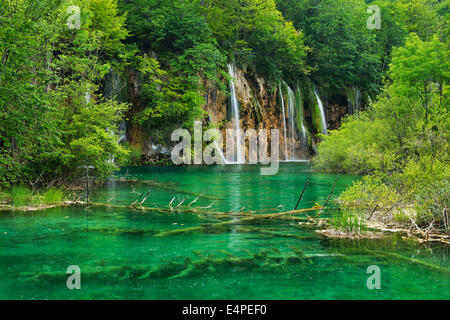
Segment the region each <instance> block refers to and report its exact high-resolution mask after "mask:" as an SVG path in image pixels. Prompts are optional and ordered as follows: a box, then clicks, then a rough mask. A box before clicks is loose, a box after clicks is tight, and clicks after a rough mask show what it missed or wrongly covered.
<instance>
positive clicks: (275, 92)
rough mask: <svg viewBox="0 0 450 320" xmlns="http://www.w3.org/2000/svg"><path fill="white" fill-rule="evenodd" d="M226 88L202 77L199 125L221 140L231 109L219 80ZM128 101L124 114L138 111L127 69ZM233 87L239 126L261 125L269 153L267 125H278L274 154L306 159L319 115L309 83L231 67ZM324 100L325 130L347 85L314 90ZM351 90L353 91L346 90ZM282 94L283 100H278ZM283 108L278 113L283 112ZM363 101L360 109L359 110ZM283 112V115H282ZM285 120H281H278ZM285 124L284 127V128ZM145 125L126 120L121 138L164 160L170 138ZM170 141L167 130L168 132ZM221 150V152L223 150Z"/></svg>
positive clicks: (148, 157) (151, 158) (340, 110)
mask: <svg viewBox="0 0 450 320" xmlns="http://www.w3.org/2000/svg"><path fill="white" fill-rule="evenodd" d="M221 81H222V83H223V84H224V86H222V88H228V89H227V90H223V89H220V88H219V87H218V86H217V85H215V84H213V83H211V82H210V81H208V80H206V79H203V80H202V86H203V88H204V90H205V91H204V92H205V105H204V110H205V111H206V112H207V114H208V116H206V117H205V118H204V119H203V126H204V128H205V127H208V126H214V127H218V128H219V129H220V130H221V132H222V136H223V137H224V149H225V145H226V130H227V129H234V127H235V125H234V119H235V117H233V110H232V104H231V100H232V99H231V94H230V91H231V90H230V85H231V81H228V79H222V80H221ZM128 82H129V84H128V95H129V102H131V103H132V105H133V107H132V108H131V110H130V111H129V114H128V117H131V116H132V115H133V114H135V113H137V112H139V110H141V103H140V101H139V83H138V79H137V76H136V75H135V74H133V73H130V75H129V80H128ZM233 83H234V88H235V94H236V99H237V101H238V104H239V127H240V128H241V129H242V130H243V131H244V132H246V131H247V130H249V129H254V130H256V131H258V130H260V129H267V130H268V131H269V132H268V143H269V144H268V146H269V148H268V150H267V151H268V153H269V154H270V149H271V148H270V146H271V143H272V142H271V141H270V130H272V129H278V130H279V136H280V140H279V154H280V158H281V160H306V159H310V158H311V157H312V156H313V154H314V152H315V151H314V150H315V145H316V144H317V142H319V140H320V138H319V137H318V133H320V132H321V125H320V122H321V121H320V119H318V117H320V116H319V111H318V102H317V99H316V95H315V93H314V88H315V86H314V85H313V84H312V83H311V82H310V81H309V80H308V79H306V80H303V81H301V82H300V81H299V82H298V83H297V84H295V87H294V86H292V87H293V89H291V88H290V87H289V86H288V85H287V84H284V83H282V84H280V85H274V84H270V83H268V82H267V81H266V80H265V79H263V78H262V77H259V76H258V75H257V74H256V73H255V72H254V71H251V70H246V69H242V68H239V67H236V68H235V69H234V81H233ZM318 92H320V95H321V99H322V101H323V105H324V113H325V117H326V123H327V127H328V129H330V130H334V129H337V128H338V127H339V126H340V123H341V120H342V118H343V116H345V115H346V114H347V113H348V105H349V102H348V101H349V100H348V95H347V92H348V90H346V89H343V90H341V92H338V93H334V94H333V95H330V96H327V94H326V93H324V92H321V90H320V88H319V90H318ZM352 92H354V91H352ZM282 99H283V101H282ZM283 107H284V112H283ZM363 107H364V106H363V105H361V106H360V109H363ZM283 115H284V116H283ZM284 119H285V120H284ZM285 127H286V128H285ZM147 131H149V129H148V128H145V129H144V128H142V127H140V126H138V125H136V124H128V126H127V138H128V141H129V142H130V145H131V146H139V147H140V148H141V149H142V151H143V161H144V162H145V163H155V162H156V161H158V160H160V159H170V152H171V150H172V148H173V146H174V143H171V142H169V141H161V140H158V139H156V138H155V137H153V136H152V134H151V132H147ZM168 140H170V135H169V137H168ZM247 141H248V140H247V139H246V143H245V151H244V153H245V158H246V162H247V161H248V159H249V146H248V142H247ZM224 154H226V153H225V151H224Z"/></svg>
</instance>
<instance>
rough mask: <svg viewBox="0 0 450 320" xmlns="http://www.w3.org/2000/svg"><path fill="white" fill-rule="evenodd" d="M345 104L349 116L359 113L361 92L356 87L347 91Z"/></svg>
mask: <svg viewBox="0 0 450 320" xmlns="http://www.w3.org/2000/svg"><path fill="white" fill-rule="evenodd" d="M347 103H348V110H347V111H348V113H349V114H354V113H358V112H359V111H361V90H359V88H358V87H352V88H351V89H347Z"/></svg>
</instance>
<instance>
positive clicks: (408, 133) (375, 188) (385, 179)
mask: <svg viewBox="0 0 450 320" xmlns="http://www.w3.org/2000/svg"><path fill="white" fill-rule="evenodd" d="M449 70H450V65H449V62H448V51H446V50H445V44H443V43H441V42H440V41H439V40H438V38H437V37H436V36H433V37H431V40H430V41H422V40H421V39H420V38H419V37H418V36H417V35H415V34H411V35H410V36H409V37H408V39H407V41H406V44H405V47H404V48H396V49H394V51H393V54H392V64H391V66H390V76H391V78H392V83H391V84H388V85H387V86H386V87H385V89H384V92H383V93H382V94H381V96H380V97H379V99H378V101H376V102H375V103H374V104H373V106H371V108H369V110H367V111H365V112H362V113H360V114H358V115H353V116H350V117H347V118H346V119H345V120H344V123H343V125H342V127H341V128H340V129H339V130H336V131H333V132H331V135H330V136H329V137H325V140H324V142H322V143H321V144H320V145H319V156H318V158H317V159H315V162H316V165H317V166H318V167H319V168H323V169H332V170H342V171H344V172H351V173H358V174H369V176H367V177H365V178H364V179H363V180H362V181H360V182H358V183H356V184H355V185H353V186H352V187H350V188H349V189H348V190H347V191H345V192H344V193H343V194H342V195H341V199H342V200H343V201H344V202H346V203H348V204H349V205H361V204H363V205H364V206H366V207H368V208H369V210H370V207H374V206H375V205H376V204H380V205H382V206H384V207H389V206H392V205H394V204H395V203H397V202H398V201H400V202H402V203H406V204H411V205H413V206H414V209H415V213H416V215H415V216H414V219H415V221H416V223H418V224H419V225H422V226H423V225H426V226H428V225H429V224H433V225H434V226H435V227H442V228H443V227H445V223H447V228H448V222H446V221H448V219H447V218H446V216H445V215H446V214H447V213H446V212H447V208H448V199H449V196H450V193H449V191H448V190H449V189H448V184H449V179H450V168H449V166H448V161H449V160H450V159H449V154H450V150H449V147H450V146H449V139H450V130H449V126H450V114H449V111H450V109H449V107H448V106H449V105H450V104H449V97H448V80H449V79H448V76H449Z"/></svg>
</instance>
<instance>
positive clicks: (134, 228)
mask: <svg viewBox="0 0 450 320" xmlns="http://www.w3.org/2000/svg"><path fill="white" fill-rule="evenodd" d="M306 168H307V167H306V165H304V164H298V163H297V164H287V163H286V164H282V165H281V168H280V172H279V174H278V175H275V176H261V175H260V174H259V167H258V166H217V167H206V166H204V167H194V166H192V167H173V168H128V169H126V168H125V169H123V170H122V171H121V173H120V174H119V175H118V176H124V175H125V173H127V175H126V178H127V179H132V180H133V181H128V182H123V181H122V182H120V181H117V179H111V180H110V181H109V182H108V183H107V184H106V185H105V187H104V188H102V189H99V190H96V191H95V192H93V194H92V195H91V200H92V201H96V202H107V201H109V202H110V203H112V204H118V205H129V204H130V203H132V202H133V201H135V200H136V198H138V196H139V194H140V193H142V192H143V191H145V190H148V188H149V186H150V185H151V184H149V181H150V180H154V179H157V181H158V183H157V184H156V185H154V186H153V189H152V191H151V196H150V198H149V199H148V201H147V202H146V204H145V205H146V206H149V207H165V208H168V204H169V202H170V201H171V200H172V199H173V197H175V200H174V201H173V204H172V205H173V206H176V205H177V204H178V203H180V202H181V201H183V200H184V201H185V202H184V204H183V205H185V204H189V203H190V202H191V201H192V200H194V199H195V198H196V194H197V195H198V194H200V193H202V192H204V196H203V197H202V198H200V199H199V200H198V201H197V202H195V203H194V204H193V205H192V206H193V207H207V206H209V205H210V204H211V203H212V202H213V201H214V200H217V202H215V204H214V205H213V206H212V207H211V209H210V210H212V211H227V212H231V211H232V212H237V211H239V210H241V209H242V208H244V207H245V208H244V209H242V210H243V211H248V210H262V209H268V208H272V209H274V210H272V212H282V211H286V210H290V209H292V208H293V206H294V205H295V203H296V201H297V198H298V195H299V193H300V192H301V190H302V188H303V185H304V184H305V181H306V179H307V174H306V173H305V169H306ZM355 179H357V177H352V176H341V177H340V179H339V182H338V184H337V187H336V190H335V194H338V193H339V192H340V191H342V190H343V189H344V188H345V187H346V186H347V185H349V184H351V183H352V182H353V181H354V180H355ZM334 181H335V175H333V174H323V173H314V174H312V177H311V185H310V187H309V188H308V190H307V192H306V193H305V196H304V198H303V201H302V203H301V206H300V207H301V208H309V207H312V206H314V204H316V203H319V204H323V203H324V202H325V200H326V198H327V196H328V194H329V191H330V189H331V187H332V185H333V183H334ZM217 219H218V218H217V217H215V216H214V214H211V215H201V216H199V215H197V214H190V213H166V212H158V211H146V212H142V211H138V210H131V209H126V208H99V207H90V208H87V209H86V208H80V207H79V208H72V207H70V208H59V209H51V210H47V211H44V212H34V213H17V212H15V213H12V212H1V213H0V270H1V279H0V299H449V298H450V290H449V288H450V276H449V275H450V268H449V267H450V264H449V260H448V251H449V250H448V246H447V247H446V246H443V245H439V244H427V245H423V244H417V243H413V242H411V241H405V240H402V239H401V238H400V237H390V238H388V239H383V240H358V241H356V240H355V241H350V240H328V239H323V238H321V237H320V236H318V235H317V234H316V233H315V229H314V228H311V227H307V226H300V225H299V224H298V223H297V221H292V220H287V219H284V220H282V219H273V220H262V221H259V222H258V223H256V222H253V223H237V224H233V225H231V226H228V227H226V228H222V229H217V228H208V227H207V226H208V224H212V223H215V222H220V221H218V220H217ZM235 219H237V218H235ZM216 220H217V221H216ZM221 221H224V220H221ZM196 226H204V228H203V229H201V232H192V233H185V234H178V235H171V236H167V237H155V234H158V233H161V232H164V231H168V230H176V229H181V228H190V227H196ZM300 251H301V253H299V252H300ZM245 257H247V259H246V258H245ZM402 257H406V258H413V259H415V261H411V260H407V259H403V258H402ZM239 259H241V260H239ZM236 261H240V262H236ZM420 262H422V263H420ZM70 265H78V266H79V267H80V269H81V290H68V289H67V287H66V280H67V278H68V276H69V275H68V274H66V270H67V268H68V266H70ZM371 265H377V266H379V267H380V270H381V289H380V290H369V289H368V288H367V285H366V281H367V279H368V277H369V276H370V274H367V268H368V267H369V266H371ZM183 269H186V270H187V271H186V270H185V271H184V272H183ZM152 270H153V272H150V273H149V272H148V271H152ZM155 270H159V271H158V272H156V271H155Z"/></svg>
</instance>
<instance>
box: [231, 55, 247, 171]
mask: <svg viewBox="0 0 450 320" xmlns="http://www.w3.org/2000/svg"><path fill="white" fill-rule="evenodd" d="M228 73H229V75H230V77H231V80H230V94H231V109H232V112H233V119H234V133H235V135H236V144H237V157H236V163H244V162H245V159H244V157H245V156H244V152H243V150H242V145H241V144H242V141H241V134H240V131H241V130H240V129H241V128H240V119H239V102H238V100H237V96H236V88H235V84H234V81H235V75H236V72H235V65H234V64H228Z"/></svg>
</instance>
